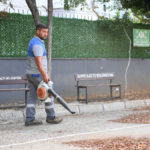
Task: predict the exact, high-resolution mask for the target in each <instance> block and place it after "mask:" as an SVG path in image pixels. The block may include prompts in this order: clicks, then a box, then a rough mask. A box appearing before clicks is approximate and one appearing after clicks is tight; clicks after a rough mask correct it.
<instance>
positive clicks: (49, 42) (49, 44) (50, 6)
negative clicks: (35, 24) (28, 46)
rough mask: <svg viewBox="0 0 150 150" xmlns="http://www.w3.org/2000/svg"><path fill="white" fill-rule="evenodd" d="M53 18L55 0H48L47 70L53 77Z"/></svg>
mask: <svg viewBox="0 0 150 150" xmlns="http://www.w3.org/2000/svg"><path fill="white" fill-rule="evenodd" d="M52 20H53V1H52V0H48V39H47V64H48V65H47V70H48V76H49V77H51V70H52V68H51V66H52V64H51V49H52Z"/></svg>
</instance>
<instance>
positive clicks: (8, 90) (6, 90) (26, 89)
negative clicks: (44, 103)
mask: <svg viewBox="0 0 150 150" xmlns="http://www.w3.org/2000/svg"><path fill="white" fill-rule="evenodd" d="M11 91H29V88H19V89H0V92H11Z"/></svg>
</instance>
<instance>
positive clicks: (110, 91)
mask: <svg viewBox="0 0 150 150" xmlns="http://www.w3.org/2000/svg"><path fill="white" fill-rule="evenodd" d="M110 97H112V87H110Z"/></svg>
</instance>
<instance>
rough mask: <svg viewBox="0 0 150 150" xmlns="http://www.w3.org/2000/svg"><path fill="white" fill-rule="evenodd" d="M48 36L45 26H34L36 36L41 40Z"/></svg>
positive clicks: (41, 24)
mask: <svg viewBox="0 0 150 150" xmlns="http://www.w3.org/2000/svg"><path fill="white" fill-rule="evenodd" d="M47 35H48V27H47V25H46V24H43V23H40V24H38V25H37V26H36V36H37V37H39V38H40V39H41V40H45V39H46V37H47Z"/></svg>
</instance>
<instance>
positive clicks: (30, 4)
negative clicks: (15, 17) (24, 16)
mask: <svg viewBox="0 0 150 150" xmlns="http://www.w3.org/2000/svg"><path fill="white" fill-rule="evenodd" d="M26 3H27V5H28V7H29V8H30V11H31V12H32V16H33V18H34V22H35V26H36V25H37V24H39V23H41V19H40V15H39V11H38V9H37V5H36V1H35V0H26Z"/></svg>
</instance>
